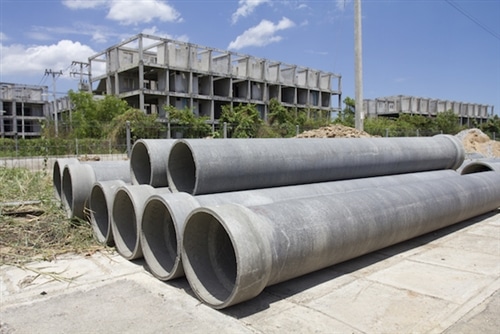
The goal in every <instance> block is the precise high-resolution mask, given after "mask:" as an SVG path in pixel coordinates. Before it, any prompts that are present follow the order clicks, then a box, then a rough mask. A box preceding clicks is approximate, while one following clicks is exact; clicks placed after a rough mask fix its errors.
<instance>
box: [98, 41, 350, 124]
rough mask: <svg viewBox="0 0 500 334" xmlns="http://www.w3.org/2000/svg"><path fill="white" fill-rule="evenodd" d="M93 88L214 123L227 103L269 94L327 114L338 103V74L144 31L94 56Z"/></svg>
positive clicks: (260, 102)
mask: <svg viewBox="0 0 500 334" xmlns="http://www.w3.org/2000/svg"><path fill="white" fill-rule="evenodd" d="M89 64H90V66H89V71H90V83H91V85H90V86H91V87H92V90H93V92H94V93H95V94H113V95H116V96H119V97H120V98H122V99H124V100H126V101H127V102H128V103H129V105H131V106H132V107H134V108H138V109H141V110H143V111H145V112H146V113H148V114H151V113H157V114H159V117H160V118H164V119H165V118H166V115H165V111H164V106H173V107H175V108H177V109H183V108H185V107H188V108H190V109H191V110H192V111H193V113H195V114H196V115H199V116H208V117H209V119H210V121H211V122H212V124H214V123H217V122H218V119H219V117H220V114H221V111H222V107H223V106H227V105H229V106H236V105H238V104H240V103H242V104H247V103H251V104H255V105H256V107H257V109H258V110H259V112H260V114H261V117H262V118H264V119H266V117H267V113H268V105H269V101H270V100H271V99H273V98H274V99H277V100H278V101H279V102H281V103H282V105H284V106H285V107H295V108H303V109H307V110H315V111H320V112H321V113H322V114H323V115H326V116H330V113H331V112H333V111H338V110H340V108H341V90H340V87H341V77H340V75H337V74H334V73H329V72H323V71H319V70H313V69H310V68H307V67H301V66H297V65H288V64H284V63H281V62H277V61H270V60H267V59H261V58H255V57H252V56H248V55H241V54H237V53H234V52H230V51H224V50H218V49H214V48H210V47H204V46H199V45H195V44H192V43H185V42H180V41H174V40H170V39H165V38H160V37H155V36H150V35H144V34H139V35H136V36H134V37H132V38H130V39H128V40H126V41H124V42H122V43H120V44H117V45H114V46H112V47H110V48H108V49H107V50H105V51H103V52H100V53H98V54H96V55H94V56H92V57H90V58H89Z"/></svg>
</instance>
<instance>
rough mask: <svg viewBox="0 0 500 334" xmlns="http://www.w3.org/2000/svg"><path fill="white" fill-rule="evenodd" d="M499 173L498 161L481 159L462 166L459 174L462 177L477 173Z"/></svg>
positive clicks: (499, 163) (499, 165) (499, 160)
mask: <svg viewBox="0 0 500 334" xmlns="http://www.w3.org/2000/svg"><path fill="white" fill-rule="evenodd" d="M488 171H494V172H500V159H481V160H474V161H471V162H468V163H466V164H464V166H463V168H461V170H460V173H461V174H462V175H465V174H471V173H479V172H488Z"/></svg>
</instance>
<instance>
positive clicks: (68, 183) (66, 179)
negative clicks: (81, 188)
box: [61, 167, 73, 216]
mask: <svg viewBox="0 0 500 334" xmlns="http://www.w3.org/2000/svg"><path fill="white" fill-rule="evenodd" d="M61 190H62V192H61V195H62V196H61V200H62V203H63V207H64V209H65V210H66V213H67V214H68V215H69V216H71V215H72V212H73V180H72V179H71V173H70V171H69V168H67V167H66V168H64V171H63V177H62V188H61Z"/></svg>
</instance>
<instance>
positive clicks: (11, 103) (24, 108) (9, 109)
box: [0, 82, 49, 138]
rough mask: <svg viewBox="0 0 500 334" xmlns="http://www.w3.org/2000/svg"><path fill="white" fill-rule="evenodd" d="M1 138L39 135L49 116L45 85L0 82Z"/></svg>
mask: <svg viewBox="0 0 500 334" xmlns="http://www.w3.org/2000/svg"><path fill="white" fill-rule="evenodd" d="M0 90H1V91H0V94H1V95H0V136H1V138H32V137H39V136H40V135H41V131H42V126H41V124H42V122H43V121H44V120H46V119H47V117H48V116H49V113H48V108H47V93H48V87H47V86H33V85H21V84H14V83H5V82H2V83H0Z"/></svg>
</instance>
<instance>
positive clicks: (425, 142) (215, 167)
mask: <svg viewBox="0 0 500 334" xmlns="http://www.w3.org/2000/svg"><path fill="white" fill-rule="evenodd" d="M464 156H465V151H464V148H463V146H462V144H461V142H460V141H459V140H458V139H457V138H456V137H453V136H448V135H438V136H435V137H415V138H334V139H325V138H321V139H317V138H316V139H297V138H295V139H218V140H206V139H185V140H178V141H177V142H176V143H175V144H174V145H173V146H172V149H171V150H170V156H169V160H168V180H169V186H170V188H171V189H172V191H173V192H175V191H182V192H187V193H190V194H194V195H198V194H207V193H216V192H224V191H233V190H246V189H257V188H267V187H275V186H284V185H293V184H304V183H313V182H324V181H333V180H341V179H352V178H359V177H369V176H380V175H389V174H401V173H409V172H419V171H429V170H438V169H456V168H457V167H459V166H460V165H461V164H462V162H463V160H464Z"/></svg>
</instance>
